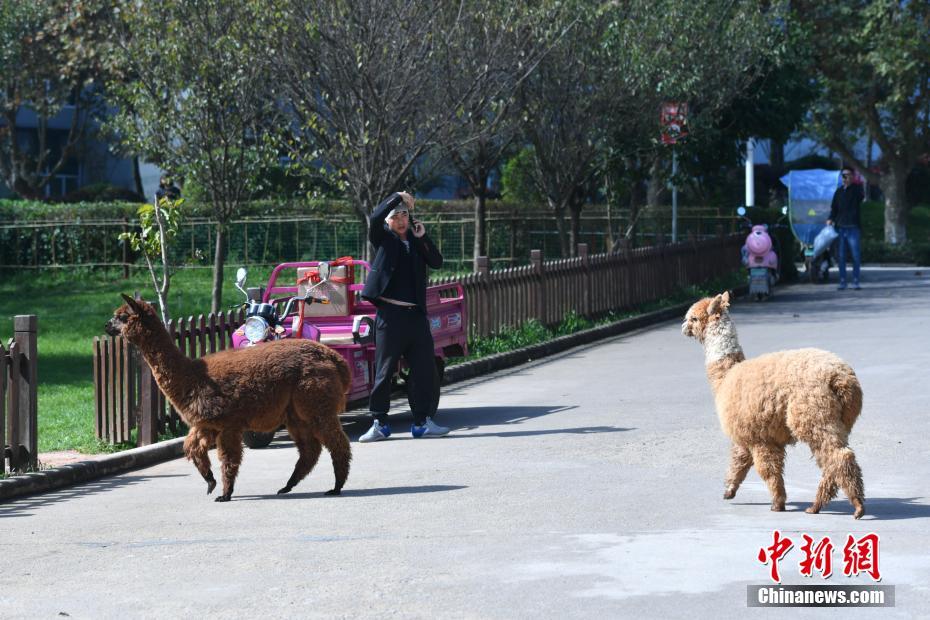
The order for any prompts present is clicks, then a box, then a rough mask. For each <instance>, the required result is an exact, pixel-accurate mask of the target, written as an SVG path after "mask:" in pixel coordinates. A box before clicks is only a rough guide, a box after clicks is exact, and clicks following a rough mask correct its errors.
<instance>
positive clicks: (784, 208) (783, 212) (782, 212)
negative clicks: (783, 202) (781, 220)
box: [781, 207, 788, 215]
mask: <svg viewBox="0 0 930 620" xmlns="http://www.w3.org/2000/svg"><path fill="white" fill-rule="evenodd" d="M781 214H782V215H788V207H782V208H781Z"/></svg>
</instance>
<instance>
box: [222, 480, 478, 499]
mask: <svg viewBox="0 0 930 620" xmlns="http://www.w3.org/2000/svg"><path fill="white" fill-rule="evenodd" d="M467 488H468V487H467V486H464V485H460V484H426V485H421V486H415V487H412V486H411V487H380V488H374V489H343V490H342V494H341V495H338V496H335V497H333V499H338V498H343V497H378V496H383V495H413V494H419V493H441V492H443V491H458V490H460V489H467ZM330 497H332V496H329V495H326V494H325V493H323V492H314V493H285V494H284V495H277V494H268V495H233V496H232V501H234V502H235V501H255V500H265V499H269V500H286V499H313V498H325V499H330Z"/></svg>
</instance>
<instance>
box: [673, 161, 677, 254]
mask: <svg viewBox="0 0 930 620" xmlns="http://www.w3.org/2000/svg"><path fill="white" fill-rule="evenodd" d="M677 174H678V151H677V150H675V147H674V146H672V243H678V186H677V185H675V176H676V175H677Z"/></svg>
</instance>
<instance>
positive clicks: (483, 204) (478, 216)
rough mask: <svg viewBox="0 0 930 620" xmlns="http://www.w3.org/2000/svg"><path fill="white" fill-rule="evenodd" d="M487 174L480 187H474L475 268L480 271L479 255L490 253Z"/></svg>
mask: <svg viewBox="0 0 930 620" xmlns="http://www.w3.org/2000/svg"><path fill="white" fill-rule="evenodd" d="M486 187H487V176H485V177H484V179H483V181H482V184H481V185H480V186H479V187H473V188H472V190H473V191H474V192H475V246H474V257H473V258H474V261H475V262H474V270H475V271H478V257H479V256H487V255H488V218H487V200H488V198H487V189H486Z"/></svg>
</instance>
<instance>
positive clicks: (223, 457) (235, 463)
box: [216, 430, 242, 502]
mask: <svg viewBox="0 0 930 620" xmlns="http://www.w3.org/2000/svg"><path fill="white" fill-rule="evenodd" d="M216 447H217V456H218V457H219V459H220V465H221V467H220V469H221V471H222V473H223V494H222V495H220V496H219V497H217V498H216V501H218V502H228V501H229V498H230V497H232V493H233V486H235V484H236V476H237V475H238V474H239V464H240V463H242V431H241V430H235V431H233V430H225V431H223V432H222V433H220V435H219V437H218V438H217V441H216Z"/></svg>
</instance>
